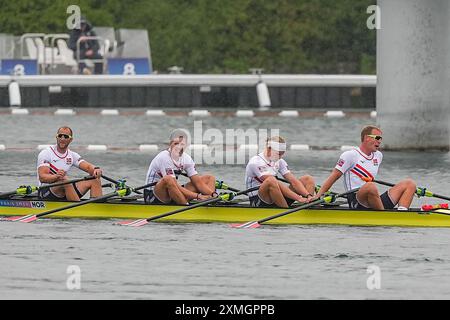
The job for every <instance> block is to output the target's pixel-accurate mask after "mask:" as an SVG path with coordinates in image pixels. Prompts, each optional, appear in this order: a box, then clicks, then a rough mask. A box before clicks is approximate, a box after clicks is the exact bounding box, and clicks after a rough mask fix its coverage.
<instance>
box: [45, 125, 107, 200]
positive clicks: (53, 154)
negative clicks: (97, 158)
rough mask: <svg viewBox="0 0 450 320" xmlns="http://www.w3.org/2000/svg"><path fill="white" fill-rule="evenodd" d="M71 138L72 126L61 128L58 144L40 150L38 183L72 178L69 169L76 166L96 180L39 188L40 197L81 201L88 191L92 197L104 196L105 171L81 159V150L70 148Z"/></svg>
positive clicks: (49, 182)
mask: <svg viewBox="0 0 450 320" xmlns="http://www.w3.org/2000/svg"><path fill="white" fill-rule="evenodd" d="M72 140H73V131H72V129H71V128H69V127H61V128H59V129H58V131H57V134H56V145H53V146H49V147H47V148H45V149H44V150H42V151H41V152H40V153H39V156H38V161H37V172H38V183H39V185H42V184H51V183H55V182H60V181H61V182H62V181H67V180H69V178H68V176H67V172H68V171H69V170H70V169H71V168H72V167H73V166H75V167H77V168H79V169H81V170H83V171H85V172H87V173H88V174H90V175H91V176H94V177H95V178H96V179H93V180H87V181H80V182H77V183H74V184H67V185H62V186H59V187H53V188H42V189H39V192H38V195H39V198H41V199H45V200H69V201H80V199H81V198H82V197H83V196H84V195H85V194H86V193H87V192H88V191H90V194H91V198H97V197H100V196H102V185H101V183H100V177H101V174H102V170H100V168H99V167H96V166H94V165H93V164H91V163H89V162H87V161H86V160H84V159H83V158H81V156H80V155H79V154H78V153H76V152H73V151H71V150H70V149H69V145H70V143H71V142H72Z"/></svg>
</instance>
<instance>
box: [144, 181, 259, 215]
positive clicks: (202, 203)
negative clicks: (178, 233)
mask: <svg viewBox="0 0 450 320" xmlns="http://www.w3.org/2000/svg"><path fill="white" fill-rule="evenodd" d="M258 189H259V186H257V187H253V188H250V189H248V190H244V191H239V192H237V193H236V194H235V196H239V195H242V194H247V193H249V192H252V191H255V190H258ZM223 196H224V195H219V196H217V197H214V198H212V199H208V200H205V201H201V202H199V203H196V204H194V205H192V206H186V207H184V208H180V209H177V210H175V211H170V212H166V213H163V214H160V215H157V216H154V217H151V218H147V219H146V220H147V222H150V221H153V220H156V219H160V218H164V217H167V216H171V215H173V214H176V213H180V212H184V211H187V210H191V209H195V208H198V207H201V206H204V205H207V204H211V203H215V202H218V201H220V200H223Z"/></svg>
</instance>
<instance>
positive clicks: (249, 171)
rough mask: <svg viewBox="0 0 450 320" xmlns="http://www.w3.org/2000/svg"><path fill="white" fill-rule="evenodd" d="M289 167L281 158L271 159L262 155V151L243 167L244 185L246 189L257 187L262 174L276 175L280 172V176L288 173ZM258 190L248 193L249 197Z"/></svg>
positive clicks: (254, 194) (260, 182) (260, 181)
mask: <svg viewBox="0 0 450 320" xmlns="http://www.w3.org/2000/svg"><path fill="white" fill-rule="evenodd" d="M289 172H290V171H289V167H288V165H287V163H286V161H284V160H283V159H280V160H277V161H271V160H269V159H266V157H264V153H260V154H258V155H256V156H254V157H252V158H251V159H250V160H249V161H248V163H247V168H246V169H245V186H246V188H247V189H250V188H253V187H258V186H260V185H261V184H262V182H263V180H261V177H262V176H276V175H277V174H278V173H280V174H281V175H282V176H284V175H285V174H287V173H289ZM257 194H258V191H253V192H250V193H249V194H248V196H249V197H253V196H256V195H257Z"/></svg>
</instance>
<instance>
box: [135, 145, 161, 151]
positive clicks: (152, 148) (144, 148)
mask: <svg viewBox="0 0 450 320" xmlns="http://www.w3.org/2000/svg"><path fill="white" fill-rule="evenodd" d="M139 151H141V152H156V151H158V145H156V144H141V145H140V146H139Z"/></svg>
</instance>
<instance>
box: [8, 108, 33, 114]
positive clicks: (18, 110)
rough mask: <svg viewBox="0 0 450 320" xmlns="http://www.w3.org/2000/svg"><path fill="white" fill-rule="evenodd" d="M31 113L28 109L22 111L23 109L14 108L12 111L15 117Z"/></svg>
mask: <svg viewBox="0 0 450 320" xmlns="http://www.w3.org/2000/svg"><path fill="white" fill-rule="evenodd" d="M29 113H30V112H29V111H28V109H22V108H14V109H11V114H14V115H23V114H29Z"/></svg>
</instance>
